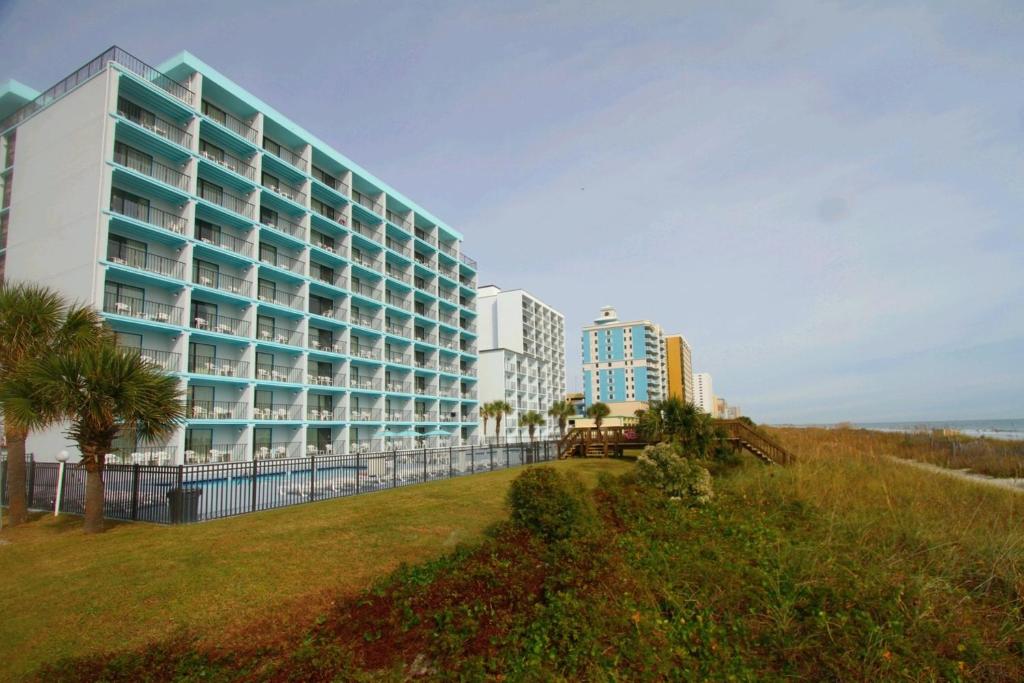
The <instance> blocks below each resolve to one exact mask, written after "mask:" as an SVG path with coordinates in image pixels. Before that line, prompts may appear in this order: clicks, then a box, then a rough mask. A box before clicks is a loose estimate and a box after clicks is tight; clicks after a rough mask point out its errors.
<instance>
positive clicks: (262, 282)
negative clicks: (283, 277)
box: [256, 278, 277, 301]
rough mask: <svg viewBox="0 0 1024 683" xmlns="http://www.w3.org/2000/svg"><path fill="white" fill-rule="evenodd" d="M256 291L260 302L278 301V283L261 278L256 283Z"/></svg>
mask: <svg viewBox="0 0 1024 683" xmlns="http://www.w3.org/2000/svg"><path fill="white" fill-rule="evenodd" d="M256 291H257V294H258V295H259V299H260V301H275V300H276V299H277V283H276V282H273V281H272V280H266V279H264V278H259V279H258V280H257V281H256Z"/></svg>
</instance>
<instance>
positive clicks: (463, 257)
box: [459, 254, 476, 270]
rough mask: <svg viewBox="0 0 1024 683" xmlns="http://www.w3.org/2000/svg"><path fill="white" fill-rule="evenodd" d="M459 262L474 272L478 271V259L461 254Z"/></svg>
mask: <svg viewBox="0 0 1024 683" xmlns="http://www.w3.org/2000/svg"><path fill="white" fill-rule="evenodd" d="M459 260H460V261H462V262H463V263H464V264H466V265H467V266H469V267H470V268H472V269H473V270H476V259H471V258H469V257H468V256H466V255H465V254H459Z"/></svg>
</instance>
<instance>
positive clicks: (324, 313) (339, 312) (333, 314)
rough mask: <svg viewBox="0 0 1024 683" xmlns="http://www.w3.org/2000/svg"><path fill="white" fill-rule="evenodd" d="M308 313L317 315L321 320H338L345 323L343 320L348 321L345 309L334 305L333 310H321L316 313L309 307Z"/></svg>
mask: <svg viewBox="0 0 1024 683" xmlns="http://www.w3.org/2000/svg"><path fill="white" fill-rule="evenodd" d="M309 313H310V315H319V316H320V317H322V318H330V319H331V320H338V321H340V322H345V320H347V319H348V313H347V312H346V311H345V309H343V308H341V307H340V304H339V305H336V306H335V307H334V308H321V309H320V310H316V311H315V310H313V307H310V309H309Z"/></svg>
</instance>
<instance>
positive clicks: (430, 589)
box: [39, 430, 1024, 683]
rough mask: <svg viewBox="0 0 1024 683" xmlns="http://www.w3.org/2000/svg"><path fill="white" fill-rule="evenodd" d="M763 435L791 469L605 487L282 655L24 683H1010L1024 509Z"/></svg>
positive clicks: (333, 610) (1016, 655)
mask: <svg viewBox="0 0 1024 683" xmlns="http://www.w3.org/2000/svg"><path fill="white" fill-rule="evenodd" d="M774 435H775V436H776V438H779V439H780V440H781V441H782V442H783V443H784V444H785V445H787V446H788V447H789V448H791V449H792V450H794V451H795V452H796V455H797V460H796V463H795V464H793V465H792V466H788V467H767V466H763V465H760V464H757V463H752V462H747V463H746V464H745V465H743V466H740V467H735V468H722V469H720V470H719V474H718V476H716V477H715V480H714V485H715V489H716V494H715V497H714V499H713V500H712V501H711V503H710V504H708V505H707V506H704V507H690V506H688V505H686V504H685V503H680V502H671V501H668V500H667V499H666V498H665V497H664V496H662V495H661V494H660V493H659V492H658V491H657V490H654V489H650V488H645V487H643V486H640V485H638V484H637V483H636V482H630V481H629V480H622V479H617V480H612V479H606V480H605V481H603V482H601V483H600V484H599V485H598V487H597V489H595V491H594V493H593V494H592V498H593V502H594V506H595V510H596V514H597V515H598V516H599V520H598V523H597V524H596V525H594V526H591V525H590V524H586V525H583V526H581V531H580V532H579V534H578V535H576V536H570V537H569V538H563V539H562V540H550V539H546V538H545V537H544V536H542V535H539V534H538V533H536V532H531V531H530V530H529V529H528V528H525V527H515V526H505V527H502V528H499V529H497V530H496V531H494V532H492V533H491V534H487V535H484V536H482V537H481V540H480V541H479V542H478V543H474V544H472V545H470V546H467V547H463V548H462V549H461V550H460V551H459V552H456V553H451V554H446V555H444V556H441V557H437V558H435V559H432V560H428V561H426V562H423V563H420V564H418V565H415V566H411V567H407V568H405V569H403V570H401V571H398V572H395V573H393V574H391V575H389V576H388V577H386V578H384V579H382V580H381V581H379V582H377V583H376V584H375V585H374V587H373V588H372V589H371V590H369V591H366V592H364V593H362V594H360V595H358V596H350V597H347V598H339V599H338V600H337V601H336V602H334V603H333V604H332V605H329V606H327V607H325V608H324V609H322V611H320V612H319V614H318V616H317V618H316V620H315V623H314V625H313V626H312V627H310V628H308V629H307V630H305V631H304V632H302V633H295V632H292V633H290V634H285V635H284V636H283V637H282V638H281V639H280V640H278V641H277V642H275V643H270V644H257V645H256V646H253V645H251V644H244V645H243V646H241V647H238V648H218V649H208V648H203V647H202V646H198V647H197V646H196V644H195V643H194V642H181V643H172V644H164V645H161V644H159V643H155V644H153V645H152V646H150V647H147V648H143V649H139V650H136V651H135V652H132V653H128V654H126V655H124V656H121V657H115V658H99V659H97V658H91V659H89V658H86V659H84V660H83V659H78V660H72V661H65V662H61V663H59V664H58V665H57V666H55V667H54V668H52V669H50V670H48V671H46V672H44V673H43V674H42V675H41V676H40V678H39V680H46V681H47V682H48V683H50V682H51V681H55V680H70V681H85V680H96V679H98V678H102V679H104V680H125V681H134V680H138V679H139V678H140V677H143V676H145V675H147V674H148V675H152V674H153V672H154V671H155V672H159V675H160V676H163V677H165V678H173V677H175V676H177V677H179V678H181V677H184V678H197V677H203V678H204V679H206V680H217V681H231V680H268V681H274V680H353V681H364V680H365V681H377V680H407V679H408V678H411V677H417V678H420V677H422V678H423V679H424V680H453V679H454V680H483V679H488V678H500V679H501V680H529V681H532V680H679V679H682V680H741V681H743V680H757V681H763V680H764V681H773V680H843V681H846V680H864V681H879V680H884V681H889V680H911V681H918V680H985V681H1003V680H1006V681H1016V680H1022V679H1024V626H1022V621H1021V617H1020V614H1021V607H1022V606H1024V604H1022V596H1024V582H1022V575H1021V569H1022V567H1024V553H1022V548H1024V524H1022V522H1024V502H1022V501H1024V496H1022V495H1021V494H1019V493H1017V492H1015V491H1008V490H1001V489H997V488H993V487H989V486H985V485H981V484H978V483H975V482H970V481H961V480H958V479H954V478H950V477H948V476H945V475H943V474H936V473H935V472H932V471H924V470H921V469H919V468H913V467H905V466H903V465H901V464H899V463H894V462H893V461H892V460H891V459H890V458H888V457H886V455H884V454H877V453H876V454H871V453H865V452H864V446H865V442H863V441H862V440H861V437H862V436H863V435H857V434H854V433H850V432H844V431H838V432H836V431H829V430H777V431H775V433H774ZM584 462H586V461H584ZM553 500H554V499H552V500H548V501H547V503H548V504H550V503H551V502H553ZM540 502H544V501H540ZM559 519H561V518H559ZM584 530H585V531H584ZM262 623H263V622H254V623H253V624H252V625H251V628H252V629H258V628H262Z"/></svg>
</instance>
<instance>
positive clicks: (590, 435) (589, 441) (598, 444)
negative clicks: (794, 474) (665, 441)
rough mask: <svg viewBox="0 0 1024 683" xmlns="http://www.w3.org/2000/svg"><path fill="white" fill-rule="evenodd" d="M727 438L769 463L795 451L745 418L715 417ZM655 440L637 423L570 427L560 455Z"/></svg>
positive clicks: (601, 453)
mask: <svg viewBox="0 0 1024 683" xmlns="http://www.w3.org/2000/svg"><path fill="white" fill-rule="evenodd" d="M715 425H716V426H718V427H720V428H721V429H722V431H723V432H724V434H725V437H724V438H725V440H726V441H729V443H731V444H732V445H733V446H735V447H736V448H743V449H745V450H747V451H748V452H750V453H751V454H752V455H754V457H756V458H757V459H758V460H760V461H761V462H763V463H765V464H766V465H787V464H789V463H790V462H792V461H793V454H792V453H790V452H789V451H787V450H786V449H785V448H783V447H782V446H780V445H779V444H778V443H777V442H776V441H774V440H773V439H770V438H769V437H767V436H765V435H764V434H762V433H761V432H759V431H757V430H756V429H753V428H751V427H750V425H748V424H747V423H746V422H743V421H741V420H715ZM651 443H652V442H651V441H648V440H647V439H644V437H643V436H641V435H640V432H639V430H638V429H637V428H636V427H634V426H628V425H627V426H623V427H620V426H615V427H602V428H601V429H600V430H598V429H597V428H596V427H582V428H576V429H572V430H570V431H569V432H568V433H567V434H566V435H565V438H563V439H562V440H561V441H559V443H558V457H559V458H572V457H608V456H610V455H622V454H623V452H624V451H625V450H626V449H627V448H643V447H644V446H648V445H650V444H651Z"/></svg>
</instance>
